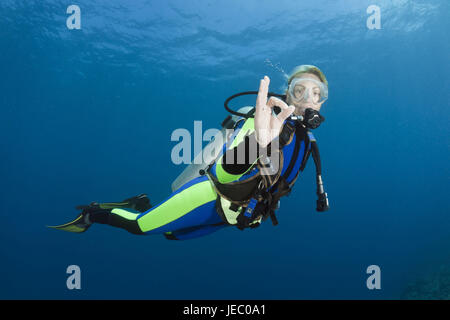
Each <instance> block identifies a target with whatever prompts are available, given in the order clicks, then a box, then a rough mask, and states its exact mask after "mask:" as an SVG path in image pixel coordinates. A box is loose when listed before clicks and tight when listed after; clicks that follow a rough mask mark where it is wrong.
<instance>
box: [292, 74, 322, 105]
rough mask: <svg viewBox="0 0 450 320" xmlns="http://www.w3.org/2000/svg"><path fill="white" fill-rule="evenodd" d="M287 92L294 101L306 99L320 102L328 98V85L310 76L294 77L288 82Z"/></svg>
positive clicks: (314, 102) (315, 102) (316, 102)
mask: <svg viewBox="0 0 450 320" xmlns="http://www.w3.org/2000/svg"><path fill="white" fill-rule="evenodd" d="M288 90H289V93H290V95H291V97H292V99H293V100H294V101H296V102H301V101H308V100H309V99H310V97H311V99H310V100H311V102H312V103H313V104H320V103H322V102H324V101H325V100H327V99H328V86H327V85H326V84H324V83H323V82H320V81H317V80H316V79H312V78H294V79H293V80H292V82H291V83H290V84H289V89H288Z"/></svg>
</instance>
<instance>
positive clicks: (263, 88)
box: [256, 76, 270, 107]
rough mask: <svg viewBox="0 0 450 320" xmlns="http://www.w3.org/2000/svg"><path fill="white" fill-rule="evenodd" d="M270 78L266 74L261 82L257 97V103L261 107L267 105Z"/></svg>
mask: <svg viewBox="0 0 450 320" xmlns="http://www.w3.org/2000/svg"><path fill="white" fill-rule="evenodd" d="M269 84H270V78H269V77H268V76H264V79H262V80H261V82H260V84H259V90H258V96H257V97H256V105H257V106H260V107H265V106H266V103H267V94H268V92H269Z"/></svg>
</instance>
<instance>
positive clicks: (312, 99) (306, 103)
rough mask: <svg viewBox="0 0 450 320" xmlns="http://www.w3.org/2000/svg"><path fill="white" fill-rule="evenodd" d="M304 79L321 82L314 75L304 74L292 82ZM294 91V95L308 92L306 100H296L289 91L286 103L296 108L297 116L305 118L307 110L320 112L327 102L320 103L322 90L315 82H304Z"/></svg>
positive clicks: (296, 86)
mask: <svg viewBox="0 0 450 320" xmlns="http://www.w3.org/2000/svg"><path fill="white" fill-rule="evenodd" d="M303 78H309V79H314V80H317V81H319V82H320V78H319V77H318V76H316V75H315V74H312V73H302V74H301V75H299V76H298V77H295V78H294V79H292V82H293V81H294V80H295V79H303ZM292 82H291V83H292ZM293 91H294V95H295V94H302V92H307V94H306V95H305V98H304V99H301V100H296V99H294V98H293V97H292V96H291V93H290V91H289V90H288V91H287V94H286V102H287V104H288V105H293V106H294V107H295V111H294V114H295V115H296V116H303V115H304V114H305V110H306V109H308V108H311V109H314V110H316V111H320V108H321V107H322V104H323V103H324V102H325V101H322V102H318V101H319V98H320V88H319V87H318V86H317V84H316V83H314V82H313V81H307V80H305V81H302V83H301V85H300V84H298V85H295V87H294V88H293Z"/></svg>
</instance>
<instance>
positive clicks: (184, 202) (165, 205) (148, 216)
mask: <svg viewBox="0 0 450 320" xmlns="http://www.w3.org/2000/svg"><path fill="white" fill-rule="evenodd" d="M216 199H217V194H216V192H215V191H214V188H213V186H212V184H211V182H210V181H209V180H208V179H207V178H206V177H199V178H196V179H193V180H192V181H191V182H189V183H187V184H185V185H184V186H183V187H182V188H180V189H178V190H177V191H175V192H174V193H173V194H172V195H171V196H170V197H169V198H168V199H167V200H165V201H163V202H162V203H160V204H159V205H157V206H155V207H153V208H151V209H150V210H147V211H146V212H144V213H140V214H139V213H134V212H131V211H129V210H125V209H122V208H114V209H102V208H98V207H97V209H95V210H94V209H89V210H90V211H89V212H88V213H87V214H88V216H87V219H88V220H89V221H90V222H96V223H102V224H108V225H111V226H114V227H118V228H122V229H125V230H127V231H129V232H131V233H133V234H156V233H160V234H161V233H164V232H169V231H173V230H179V229H185V228H191V227H197V226H205V225H213V224H218V223H222V219H221V218H220V216H219V215H218V214H217V211H216Z"/></svg>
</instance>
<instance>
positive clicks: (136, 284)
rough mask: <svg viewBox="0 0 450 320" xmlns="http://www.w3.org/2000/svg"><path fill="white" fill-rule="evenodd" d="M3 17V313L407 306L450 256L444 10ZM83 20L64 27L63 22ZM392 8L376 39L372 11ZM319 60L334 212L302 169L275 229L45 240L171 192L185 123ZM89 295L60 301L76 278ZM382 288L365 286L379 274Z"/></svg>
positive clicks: (355, 6)
mask: <svg viewBox="0 0 450 320" xmlns="http://www.w3.org/2000/svg"><path fill="white" fill-rule="evenodd" d="M304 2H305V1H283V0H278V1H264V0H252V1H250V0H247V1H181V0H180V1H144V0H139V1H125V0H108V1H95V2H94V1H86V0H77V1H56V0H55V1H13V0H2V1H1V2H0V72H1V77H0V106H1V112H0V121H1V122H0V124H1V125H0V137H1V139H0V147H1V148H0V152H1V157H0V158H1V160H0V161H1V162H0V163H1V166H0V178H1V180H0V215H1V216H0V218H1V219H0V226H1V231H0V255H1V262H0V298H63V299H69V298H121V299H128V298H130V299H131V298H138V299H170V298H175V299H181V298H184V299H197V298H216V299H220V298H227V299H241V298H248V299H250V298H254V299H260V298H264V299H280V298H284V299H298V298H311V299H317V298H356V299H360V298H363V299H372V298H375V299H378V298H397V297H399V295H400V293H401V292H402V290H403V288H404V286H405V284H406V283H407V282H408V281H411V280H413V279H415V277H416V276H418V275H420V274H421V273H422V272H424V270H427V269H429V268H433V266H436V265H438V264H439V263H441V262H442V261H444V260H445V259H447V258H448V256H449V250H450V234H449V230H450V218H449V215H448V214H449V212H450V210H449V209H450V208H449V204H448V198H447V196H448V187H449V176H450V175H449V170H448V159H449V129H448V121H449V101H450V94H449V75H448V73H449V71H450V63H449V53H450V41H449V40H450V37H449V32H448V31H449V22H448V21H450V20H449V12H450V10H449V4H448V1H447V0H440V1H439V0H433V1H425V0H420V1H407V0H402V1H400V0H399V1H375V0H373V1H372V0H371V1H357V0H351V1H350V0H347V1H331V0H329V1H325V0H324V1H309V4H305V3H304ZM70 4H77V5H79V6H80V7H81V16H82V29H81V30H68V29H67V27H66V19H67V17H68V14H66V8H67V7H68V6H69V5H70ZM370 4H377V5H379V6H380V7H381V23H382V29H381V30H368V29H367V27H366V19H367V17H368V16H369V15H368V14H367V13H366V8H367V7H368V6H369V5H370ZM266 59H269V60H270V61H272V64H277V65H279V66H280V67H281V68H283V69H284V70H285V71H286V72H289V71H290V70H291V69H292V68H293V67H294V66H296V65H299V64H314V65H317V66H319V67H320V68H321V69H322V70H323V71H324V72H325V74H326V75H327V77H328V81H329V84H330V85H329V90H330V98H329V100H328V101H327V102H326V104H325V105H324V107H323V109H322V110H323V114H324V116H325V117H326V119H327V120H326V122H325V124H324V125H323V126H322V127H321V128H320V129H318V130H317V131H316V132H315V135H316V137H317V138H318V140H319V144H320V148H321V155H322V160H323V168H324V180H325V184H326V188H327V191H328V194H329V198H330V203H331V210H330V211H329V212H327V213H324V214H322V213H317V212H315V211H314V208H315V199H316V197H315V183H314V166H313V165H312V162H311V163H310V164H309V165H308V167H307V169H306V170H305V172H304V174H303V175H302V177H301V178H300V179H299V180H298V182H297V184H296V187H295V189H294V191H293V193H292V194H291V196H290V197H288V198H286V199H283V201H282V205H281V210H280V212H279V214H278V219H279V222H280V224H279V226H277V227H272V226H271V224H270V222H268V223H266V224H265V225H263V226H262V227H260V228H258V229H255V230H249V231H245V232H240V231H239V230H237V229H234V228H229V229H228V230H224V231H221V232H218V233H215V234H213V235H210V236H208V237H205V238H200V239H196V240H191V241H186V242H176V241H167V240H165V239H164V238H163V237H162V236H150V237H138V236H134V235H132V234H128V233H127V232H125V231H123V230H118V229H113V228H109V227H107V226H97V225H96V226H93V227H92V228H91V229H90V230H89V231H88V232H86V233H85V234H81V235H79V234H70V233H65V232H59V231H55V230H51V229H47V228H46V227H45V226H46V225H52V224H59V223H63V222H66V221H68V220H69V219H71V218H73V217H75V216H76V214H77V212H76V211H75V209H73V207H74V206H75V205H77V204H83V203H88V202H90V201H94V200H95V201H115V200H120V199H123V198H125V197H129V196H132V195H135V194H138V193H142V192H146V193H148V194H149V195H150V198H151V199H152V202H155V203H156V202H159V201H161V200H162V199H164V198H165V197H166V196H167V195H168V194H169V193H170V184H171V182H172V181H173V179H174V178H175V177H176V176H177V175H178V174H179V173H180V172H181V170H182V169H183V168H182V167H180V166H175V165H174V164H172V162H171V159H170V152H171V149H172V147H173V146H174V145H175V143H174V142H171V141H170V135H171V133H172V131H173V130H175V129H176V128H187V129H189V130H190V131H193V122H194V120H203V128H204V130H206V129H208V128H212V127H215V128H217V127H218V126H219V124H220V122H221V121H222V120H223V118H224V117H225V116H226V112H225V111H224V109H223V107H222V106H223V101H224V99H225V98H227V97H228V96H229V95H231V94H233V93H235V92H239V91H246V90H256V89H257V87H258V83H259V79H260V78H261V77H262V76H264V75H265V74H267V75H268V76H269V77H271V79H272V82H271V91H276V92H281V90H282V86H283V84H284V78H283V75H282V73H281V72H279V71H278V70H277V69H276V68H273V67H271V66H270V65H269V64H268V63H267V61H266ZM70 264H77V265H79V266H80V267H81V270H82V290H80V291H76V290H75V291H69V290H67V289H66V286H65V282H66V277H67V275H66V273H65V270H66V267H67V266H68V265H70ZM371 264H377V265H379V266H380V267H381V271H382V290H380V291H376V292H374V291H369V290H367V288H366V285H365V281H366V277H367V275H366V273H365V270H366V268H367V266H369V265H371Z"/></svg>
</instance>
